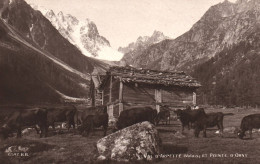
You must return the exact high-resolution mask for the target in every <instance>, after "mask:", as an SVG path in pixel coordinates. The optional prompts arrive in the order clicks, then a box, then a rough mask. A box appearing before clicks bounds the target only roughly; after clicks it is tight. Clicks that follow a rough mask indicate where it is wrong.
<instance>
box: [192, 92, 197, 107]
mask: <svg viewBox="0 0 260 164" xmlns="http://www.w3.org/2000/svg"><path fill="white" fill-rule="evenodd" d="M192 103H193V105H196V103H197V102H196V93H195V92H193V98H192Z"/></svg>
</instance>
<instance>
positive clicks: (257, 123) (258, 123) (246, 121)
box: [238, 114, 260, 139]
mask: <svg viewBox="0 0 260 164" xmlns="http://www.w3.org/2000/svg"><path fill="white" fill-rule="evenodd" d="M254 128H260V114H251V115H248V116H245V117H243V119H242V121H241V125H240V131H239V132H238V137H239V138H240V139H243V137H244V136H245V132H246V131H247V130H248V131H249V135H250V138H252V130H253V129H254Z"/></svg>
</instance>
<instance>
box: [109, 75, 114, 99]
mask: <svg viewBox="0 0 260 164" xmlns="http://www.w3.org/2000/svg"><path fill="white" fill-rule="evenodd" d="M112 82H113V77H112V76H110V86H109V103H111V102H112Z"/></svg>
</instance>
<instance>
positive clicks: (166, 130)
mask: <svg viewBox="0 0 260 164" xmlns="http://www.w3.org/2000/svg"><path fill="white" fill-rule="evenodd" d="M157 130H158V131H159V132H160V133H168V132H173V133H176V132H177V131H176V130H174V129H173V130H168V129H157Z"/></svg>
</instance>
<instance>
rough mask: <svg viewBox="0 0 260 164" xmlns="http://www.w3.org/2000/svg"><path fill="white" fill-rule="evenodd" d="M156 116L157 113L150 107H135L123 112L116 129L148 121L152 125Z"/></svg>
mask: <svg viewBox="0 0 260 164" xmlns="http://www.w3.org/2000/svg"><path fill="white" fill-rule="evenodd" d="M156 116H157V111H156V110H155V109H153V108H151V107H136V108H131V109H128V110H124V111H122V112H121V113H120V115H119V117H118V121H117V123H116V128H117V130H120V129H123V128H125V127H128V126H131V125H133V124H136V123H139V122H143V121H149V122H151V123H152V124H154V122H155V119H156Z"/></svg>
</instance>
